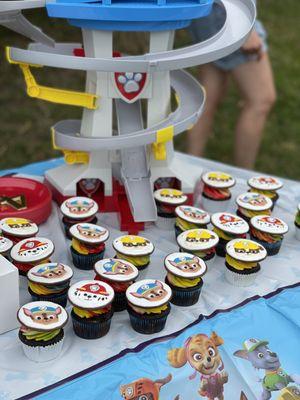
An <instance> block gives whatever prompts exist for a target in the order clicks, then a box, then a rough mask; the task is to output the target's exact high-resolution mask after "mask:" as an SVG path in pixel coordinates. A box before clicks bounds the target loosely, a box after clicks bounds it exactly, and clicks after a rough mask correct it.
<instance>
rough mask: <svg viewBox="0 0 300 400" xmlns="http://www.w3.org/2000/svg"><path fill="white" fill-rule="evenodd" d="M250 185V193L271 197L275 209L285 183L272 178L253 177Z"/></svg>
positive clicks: (249, 182) (249, 181)
mask: <svg viewBox="0 0 300 400" xmlns="http://www.w3.org/2000/svg"><path fill="white" fill-rule="evenodd" d="M248 185H249V187H250V192H254V193H259V194H263V195H264V196H267V197H269V198H270V199H271V200H272V202H273V207H274V206H275V204H276V202H277V200H278V199H279V195H278V190H279V189H281V188H282V186H283V183H282V182H281V181H280V180H279V179H277V178H273V177H272V176H253V177H252V178H250V179H249V180H248ZM273 207H272V209H273Z"/></svg>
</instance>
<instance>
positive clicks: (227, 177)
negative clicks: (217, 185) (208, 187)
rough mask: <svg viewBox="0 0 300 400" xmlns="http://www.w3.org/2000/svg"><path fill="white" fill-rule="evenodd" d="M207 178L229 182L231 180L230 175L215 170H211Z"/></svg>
mask: <svg viewBox="0 0 300 400" xmlns="http://www.w3.org/2000/svg"><path fill="white" fill-rule="evenodd" d="M207 178H208V180H210V181H213V182H229V181H231V179H232V178H231V176H230V175H228V174H224V173H217V172H211V173H210V174H208V176H207Z"/></svg>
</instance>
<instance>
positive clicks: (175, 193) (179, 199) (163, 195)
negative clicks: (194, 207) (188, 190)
mask: <svg viewBox="0 0 300 400" xmlns="http://www.w3.org/2000/svg"><path fill="white" fill-rule="evenodd" d="M154 198H155V200H157V201H159V202H161V203H166V204H173V205H178V204H183V203H185V202H186V201H187V196H186V195H185V194H184V193H183V192H181V190H177V189H168V188H165V189H158V190H156V191H155V192H154Z"/></svg>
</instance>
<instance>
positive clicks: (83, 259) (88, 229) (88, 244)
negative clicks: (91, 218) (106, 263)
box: [70, 222, 109, 270]
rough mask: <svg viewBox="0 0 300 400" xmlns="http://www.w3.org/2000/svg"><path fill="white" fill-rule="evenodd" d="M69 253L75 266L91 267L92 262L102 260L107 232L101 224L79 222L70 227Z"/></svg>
mask: <svg viewBox="0 0 300 400" xmlns="http://www.w3.org/2000/svg"><path fill="white" fill-rule="evenodd" d="M70 236H71V238H72V243H71V247H70V249H71V255H72V260H73V263H74V265H75V267H77V268H79V269H84V270H89V269H93V266H94V264H95V263H96V262H97V261H99V260H102V258H103V256H104V252H105V242H106V240H107V239H108V238H109V232H108V230H107V229H105V228H103V227H102V226H98V225H94V224H89V223H85V222H82V223H79V224H76V225H72V226H71V228H70Z"/></svg>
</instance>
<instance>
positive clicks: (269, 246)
mask: <svg viewBox="0 0 300 400" xmlns="http://www.w3.org/2000/svg"><path fill="white" fill-rule="evenodd" d="M250 238H251V239H252V240H254V241H255V242H257V243H259V244H261V245H263V246H264V248H265V249H266V250H267V253H268V256H275V255H276V254H278V253H279V250H280V248H281V245H282V240H280V241H278V242H275V243H268V242H264V241H263V240H259V239H257V238H256V237H255V236H253V235H250Z"/></svg>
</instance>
